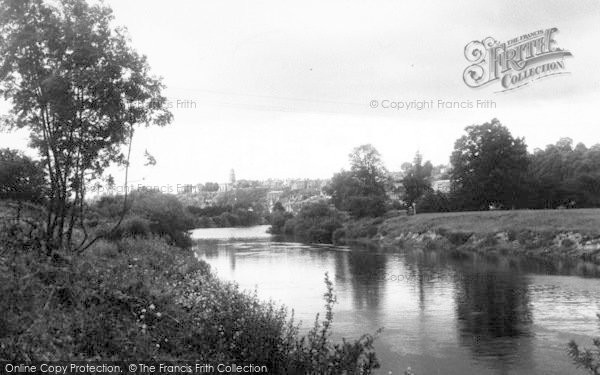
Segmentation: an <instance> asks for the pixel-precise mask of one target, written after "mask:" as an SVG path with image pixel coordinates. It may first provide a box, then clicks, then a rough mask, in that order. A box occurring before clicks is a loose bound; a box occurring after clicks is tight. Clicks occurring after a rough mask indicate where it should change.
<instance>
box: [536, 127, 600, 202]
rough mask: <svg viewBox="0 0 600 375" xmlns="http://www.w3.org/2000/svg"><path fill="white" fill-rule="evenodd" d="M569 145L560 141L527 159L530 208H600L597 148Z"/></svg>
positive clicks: (599, 173)
mask: <svg viewBox="0 0 600 375" xmlns="http://www.w3.org/2000/svg"><path fill="white" fill-rule="evenodd" d="M572 145H573V140H571V139H570V138H562V139H561V140H559V141H558V142H557V143H556V144H554V145H548V146H547V147H546V148H545V149H544V150H539V149H537V150H535V152H534V153H533V155H532V156H531V157H530V159H531V162H530V166H529V175H530V184H529V185H530V186H531V188H530V190H529V192H528V193H529V194H528V195H529V200H528V202H527V203H528V206H529V207H531V208H556V207H559V206H563V207H580V208H583V207H598V206H600V145H595V146H593V147H591V148H589V149H588V148H587V147H586V146H585V145H584V144H583V143H579V144H578V145H577V146H576V147H575V148H573V146H572Z"/></svg>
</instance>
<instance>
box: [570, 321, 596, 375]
mask: <svg viewBox="0 0 600 375" xmlns="http://www.w3.org/2000/svg"><path fill="white" fill-rule="evenodd" d="M598 319H600V314H598ZM593 344H594V346H595V349H581V348H580V347H579V345H577V343H576V342H575V341H571V342H569V352H568V353H569V357H571V359H572V360H573V363H574V364H575V365H576V366H577V367H579V368H583V369H584V370H586V371H587V372H589V373H590V374H592V375H600V337H597V338H595V339H594V340H593Z"/></svg>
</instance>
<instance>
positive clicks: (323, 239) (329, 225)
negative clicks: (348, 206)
mask: <svg viewBox="0 0 600 375" xmlns="http://www.w3.org/2000/svg"><path fill="white" fill-rule="evenodd" d="M343 221H344V220H343V218H342V215H341V214H340V212H339V211H337V210H336V209H335V208H334V207H331V206H330V205H329V204H328V203H327V202H325V201H319V202H315V203H309V204H307V205H305V206H304V207H302V209H301V210H300V212H299V213H298V215H297V216H296V217H295V218H294V219H293V220H289V222H290V224H289V226H288V222H286V225H285V226H284V230H286V231H288V230H291V228H292V225H293V233H294V236H296V237H297V238H298V239H300V240H301V241H306V242H315V243H331V242H332V238H333V232H335V230H336V229H338V228H340V227H341V226H342V223H343Z"/></svg>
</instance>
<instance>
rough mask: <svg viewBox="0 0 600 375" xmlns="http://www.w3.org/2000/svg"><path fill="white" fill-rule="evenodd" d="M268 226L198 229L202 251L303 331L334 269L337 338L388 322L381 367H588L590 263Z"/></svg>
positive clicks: (599, 332) (542, 370)
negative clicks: (342, 242)
mask: <svg viewBox="0 0 600 375" xmlns="http://www.w3.org/2000/svg"><path fill="white" fill-rule="evenodd" d="M267 228H268V227H267V226H258V227H253V228H222V229H197V230H195V231H194V232H193V237H194V238H195V239H197V241H198V242H197V254H198V256H199V257H200V258H201V259H204V260H205V261H206V262H208V263H209V264H210V265H211V268H212V269H213V271H215V272H216V273H217V275H218V276H219V277H220V278H222V279H225V280H231V281H235V282H237V283H238V284H239V285H240V287H241V288H244V289H247V290H250V291H254V290H256V292H257V294H258V296H259V297H260V298H263V299H272V300H274V301H276V302H279V303H282V304H285V305H286V306H288V307H289V308H290V309H294V312H295V316H296V318H297V319H300V320H302V322H303V327H304V328H305V329H309V328H310V327H311V325H312V323H313V321H314V317H315V314H316V313H317V312H322V311H323V303H324V302H323V299H322V294H323V293H324V291H325V286H324V283H323V278H324V274H325V272H328V273H329V275H330V277H331V279H332V281H333V282H334V288H335V293H336V295H337V299H338V303H337V304H336V305H335V307H334V323H333V330H334V336H335V337H336V338H341V337H346V338H349V339H353V338H358V337H359V336H360V335H361V334H363V333H367V332H370V333H373V332H375V331H376V330H377V329H378V328H380V327H383V328H384V330H383V332H382V333H381V334H380V336H379V337H378V339H377V341H376V345H375V347H376V349H377V355H378V358H379V359H380V362H381V369H380V371H378V373H381V374H402V373H403V371H404V370H405V369H406V368H407V367H408V366H410V367H411V368H412V370H413V371H414V372H415V374H417V375H425V374H426V375H434V374H443V375H454V374H456V375H465V374H561V375H564V374H585V372H582V371H581V370H577V369H576V368H575V367H573V365H571V363H570V361H569V358H568V357H567V355H566V344H567V343H568V341H569V340H571V339H576V340H577V341H578V342H580V343H583V344H586V346H589V344H590V343H591V339H592V337H594V336H600V320H598V318H597V317H596V313H598V312H600V271H599V270H598V268H597V267H594V266H591V265H589V264H567V263H561V262H548V263H540V262H539V261H532V260H526V259H518V258H504V257H493V258H488V259H485V258H483V257H481V256H472V257H466V258H465V257H463V258H459V259H457V258H456V257H452V256H450V255H449V254H448V252H444V251H431V250H427V251H419V250H405V251H402V252H399V253H391V252H376V251H373V250H370V251H368V250H360V249H349V248H345V247H336V246H312V245H304V244H299V243H294V242H282V241H276V240H274V239H273V238H272V237H271V236H269V235H268V234H266V229H267Z"/></svg>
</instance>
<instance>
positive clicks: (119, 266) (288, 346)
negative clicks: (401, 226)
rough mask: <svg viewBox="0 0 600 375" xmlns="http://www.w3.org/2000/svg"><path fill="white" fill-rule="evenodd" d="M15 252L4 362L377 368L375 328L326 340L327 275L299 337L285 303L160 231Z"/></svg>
mask: <svg viewBox="0 0 600 375" xmlns="http://www.w3.org/2000/svg"><path fill="white" fill-rule="evenodd" d="M4 246H5V244H0V250H4V248H3V247H4ZM0 252H1V253H4V254H7V253H6V252H5V251H0ZM13 254H14V255H13V256H11V257H1V258H0V270H2V272H0V360H3V361H36V360H44V361H49V360H50V361H56V360H104V361H110V360H119V361H132V360H155V361H194V362H202V363H234V362H235V363H253V364H255V365H266V366H267V367H268V369H269V373H275V374H286V373H298V371H301V373H323V374H338V373H349V374H359V373H360V374H369V373H371V370H372V369H374V368H376V367H377V359H376V357H375V354H374V351H373V345H372V344H373V336H371V335H365V336H363V337H362V338H360V339H359V340H357V341H354V342H349V341H343V342H342V343H341V344H337V343H333V342H331V338H330V332H331V324H332V321H333V310H332V306H333V303H334V301H335V297H334V295H333V290H332V285H331V282H330V281H329V279H328V278H326V286H327V293H326V294H325V297H326V302H327V304H326V314H325V319H324V320H320V319H319V318H318V316H317V319H316V321H315V326H314V328H313V330H311V331H310V332H309V334H308V335H307V336H301V335H300V334H299V326H298V325H297V324H296V323H294V320H293V316H292V317H291V318H289V317H288V314H287V311H286V309H284V308H282V307H278V306H276V305H275V304H273V303H263V302H260V301H259V300H258V299H257V297H256V295H253V294H249V293H247V292H243V291H241V290H239V288H238V287H237V285H235V284H232V283H228V282H222V281H220V280H218V279H217V278H216V277H215V276H214V275H213V274H212V273H211V272H210V271H209V268H208V266H207V264H206V263H204V262H201V261H197V260H196V259H195V258H194V255H193V252H192V251H191V250H179V249H175V248H171V247H170V246H169V245H167V244H166V243H164V242H162V241H161V240H158V239H153V240H141V239H135V240H134V239H125V240H122V241H119V242H117V243H112V242H106V241H103V240H100V241H98V242H96V243H95V244H94V245H93V246H92V247H90V248H89V249H88V253H87V255H88V256H87V257H86V258H83V257H70V256H68V255H67V254H63V255H60V256H58V254H57V253H55V256H54V257H52V258H46V257H39V256H38V255H37V254H34V253H31V252H27V253H25V252H22V251H18V252H13ZM296 370H298V371H296Z"/></svg>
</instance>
